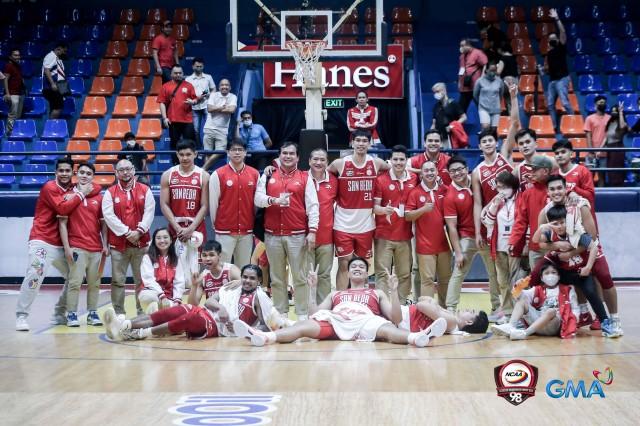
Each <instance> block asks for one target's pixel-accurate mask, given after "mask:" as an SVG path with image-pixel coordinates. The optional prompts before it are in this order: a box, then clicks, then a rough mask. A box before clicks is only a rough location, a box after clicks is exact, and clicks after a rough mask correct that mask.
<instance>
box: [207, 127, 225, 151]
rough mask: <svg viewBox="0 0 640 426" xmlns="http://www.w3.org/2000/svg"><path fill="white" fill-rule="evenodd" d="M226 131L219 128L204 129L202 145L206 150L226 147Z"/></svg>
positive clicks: (217, 149) (220, 149)
mask: <svg viewBox="0 0 640 426" xmlns="http://www.w3.org/2000/svg"><path fill="white" fill-rule="evenodd" d="M228 134H229V132H228V131H226V132H225V131H222V130H220V129H206V128H205V129H204V137H203V138H202V145H203V146H204V149H205V150H206V151H214V150H215V151H224V150H226V149H227V135H228Z"/></svg>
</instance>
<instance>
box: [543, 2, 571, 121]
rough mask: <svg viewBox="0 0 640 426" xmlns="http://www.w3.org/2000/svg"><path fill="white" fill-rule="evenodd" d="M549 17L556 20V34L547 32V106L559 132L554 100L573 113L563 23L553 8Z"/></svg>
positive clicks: (569, 112)
mask: <svg viewBox="0 0 640 426" xmlns="http://www.w3.org/2000/svg"><path fill="white" fill-rule="evenodd" d="M549 17H550V18H552V19H554V20H555V21H556V26H557V27H558V34H556V33H551V34H549V51H548V52H547V56H546V58H545V66H546V71H547V73H548V74H549V86H548V89H547V108H548V109H549V114H551V118H552V119H553V120H554V122H553V125H554V126H555V128H556V131H557V133H559V131H558V130H559V126H560V120H559V119H558V117H557V116H556V100H557V99H558V97H560V102H561V103H562V106H563V107H564V110H565V111H566V113H567V114H573V108H572V107H571V103H570V102H569V84H571V78H570V77H569V67H568V66H567V47H566V44H567V33H566V31H565V29H564V25H562V22H561V21H560V18H559V17H558V12H557V11H556V10H555V9H550V10H549Z"/></svg>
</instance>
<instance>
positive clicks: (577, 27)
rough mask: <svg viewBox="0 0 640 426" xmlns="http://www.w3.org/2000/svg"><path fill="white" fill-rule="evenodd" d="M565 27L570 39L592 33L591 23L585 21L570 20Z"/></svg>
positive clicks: (587, 35)
mask: <svg viewBox="0 0 640 426" xmlns="http://www.w3.org/2000/svg"><path fill="white" fill-rule="evenodd" d="M565 27H566V31H567V35H568V36H569V38H570V39H574V38H580V37H589V35H590V33H591V31H590V29H589V25H587V24H585V23H583V22H568V23H567V24H566V25H565Z"/></svg>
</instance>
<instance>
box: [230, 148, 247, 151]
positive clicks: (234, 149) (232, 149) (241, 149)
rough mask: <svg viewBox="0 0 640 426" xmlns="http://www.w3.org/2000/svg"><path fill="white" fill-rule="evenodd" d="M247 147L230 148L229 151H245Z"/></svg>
mask: <svg viewBox="0 0 640 426" xmlns="http://www.w3.org/2000/svg"><path fill="white" fill-rule="evenodd" d="M244 151H245V149H244V148H231V149H230V150H229V152H244Z"/></svg>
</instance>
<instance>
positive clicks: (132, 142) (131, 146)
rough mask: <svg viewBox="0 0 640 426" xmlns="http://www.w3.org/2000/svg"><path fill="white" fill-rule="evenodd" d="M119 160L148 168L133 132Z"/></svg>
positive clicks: (143, 179) (144, 179)
mask: <svg viewBox="0 0 640 426" xmlns="http://www.w3.org/2000/svg"><path fill="white" fill-rule="evenodd" d="M118 160H128V161H129V162H131V164H132V165H133V167H134V168H135V170H134V171H135V172H143V171H146V170H147V154H146V153H145V151H144V147H143V146H142V145H140V144H139V143H137V142H136V136H135V135H134V134H133V133H131V132H127V133H125V135H124V147H123V148H122V152H121V153H120V154H118ZM116 171H117V170H116ZM134 175H135V173H134ZM116 177H117V175H116ZM136 178H137V179H138V182H140V183H144V184H146V185H148V184H149V178H148V177H147V176H146V175H141V176H136ZM116 312H117V311H116Z"/></svg>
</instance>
